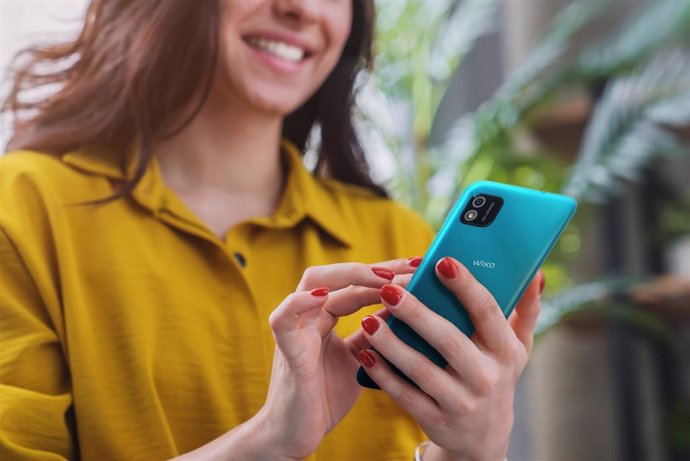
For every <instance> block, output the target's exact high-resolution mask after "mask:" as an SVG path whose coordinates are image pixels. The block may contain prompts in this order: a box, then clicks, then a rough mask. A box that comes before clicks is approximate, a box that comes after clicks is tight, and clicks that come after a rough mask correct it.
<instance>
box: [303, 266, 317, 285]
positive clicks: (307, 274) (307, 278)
mask: <svg viewBox="0 0 690 461" xmlns="http://www.w3.org/2000/svg"><path fill="white" fill-rule="evenodd" d="M319 272H320V266H310V267H307V268H306V269H305V271H304V273H303V274H302V284H309V282H311V281H312V280H314V279H315V278H316V276H317V274H318V273H319Z"/></svg>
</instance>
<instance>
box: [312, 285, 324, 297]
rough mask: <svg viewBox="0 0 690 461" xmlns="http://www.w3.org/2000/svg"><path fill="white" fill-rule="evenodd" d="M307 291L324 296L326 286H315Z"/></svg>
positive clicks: (313, 294)
mask: <svg viewBox="0 0 690 461" xmlns="http://www.w3.org/2000/svg"><path fill="white" fill-rule="evenodd" d="M309 293H311V295H312V296H326V295H327V294H328V287H322V288H315V289H313V290H311V291H310V292H309Z"/></svg>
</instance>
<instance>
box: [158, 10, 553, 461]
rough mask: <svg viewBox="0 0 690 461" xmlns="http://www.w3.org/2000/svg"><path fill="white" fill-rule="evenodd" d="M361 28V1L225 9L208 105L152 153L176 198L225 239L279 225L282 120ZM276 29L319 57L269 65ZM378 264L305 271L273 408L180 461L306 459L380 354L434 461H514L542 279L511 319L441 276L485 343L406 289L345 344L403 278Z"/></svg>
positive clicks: (282, 348) (281, 327)
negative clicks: (263, 223)
mask: <svg viewBox="0 0 690 461" xmlns="http://www.w3.org/2000/svg"><path fill="white" fill-rule="evenodd" d="M351 17H352V11H351V4H350V0H222V21H221V24H222V25H221V28H220V36H221V49H220V56H219V63H218V66H217V69H216V74H215V76H214V81H213V85H212V89H211V93H210V96H209V98H208V100H207V102H206V103H205V105H204V106H203V108H202V109H201V111H200V112H199V114H198V116H197V117H196V118H195V119H194V120H193V121H192V123H191V124H190V125H189V126H187V127H186V128H185V129H184V130H183V131H182V132H180V133H179V134H177V135H176V136H174V137H172V138H170V139H168V140H166V141H164V142H161V143H159V144H158V145H157V146H156V148H155V149H154V154H155V155H156V157H157V160H158V162H159V165H160V168H161V173H162V175H163V178H164V181H165V182H166V184H167V186H168V187H169V188H171V189H172V190H173V191H175V192H176V193H177V194H178V195H179V197H180V198H181V199H182V200H183V201H184V202H185V203H186V204H187V205H188V207H189V208H190V210H192V211H193V212H194V213H196V214H197V216H199V217H200V219H202V221H204V222H205V223H207V225H208V226H209V228H211V229H212V230H214V232H215V233H216V234H217V235H218V236H219V238H223V237H224V235H225V233H226V232H227V230H228V229H230V228H231V227H232V226H233V225H235V224H236V223H238V222H241V221H243V220H244V219H246V218H248V217H250V216H270V215H271V214H272V213H273V212H274V211H275V208H276V206H277V204H278V200H279V198H280V196H281V191H282V189H283V186H284V172H283V171H282V167H281V162H280V152H279V142H280V133H281V126H282V120H283V118H284V117H285V116H286V115H287V114H289V113H290V112H292V111H293V110H294V109H296V108H297V107H299V106H300V105H301V104H302V103H303V102H304V101H306V100H307V99H308V98H309V97H310V96H311V95H312V94H313V93H314V91H316V89H317V88H319V86H320V85H321V84H322V83H323V81H324V80H325V79H326V77H327V75H328V74H329V72H330V71H331V70H332V69H333V67H334V65H335V63H336V62H337V60H338V58H339V56H340V53H341V51H342V48H343V45H344V43H345V42H346V40H347V35H348V33H349V29H350V20H349V19H350V18H351ZM267 31H271V32H273V33H274V32H276V31H278V32H279V33H280V34H282V35H281V37H282V38H283V39H284V40H287V41H293V42H294V41H297V42H299V43H301V44H302V45H303V46H304V47H306V48H308V49H309V53H310V54H309V57H308V59H307V60H306V61H305V62H304V63H303V64H301V65H298V66H295V65H294V64H291V63H286V62H280V61H276V59H277V58H275V57H267V56H265V55H264V54H262V53H263V52H259V51H257V50H255V49H253V48H252V47H251V46H250V45H249V44H248V43H247V39H248V38H249V37H256V36H263V34H267V33H268V32H267ZM272 38H276V37H275V36H273V37H272ZM410 256H412V255H410ZM456 264H457V263H456ZM417 265H418V264H417ZM373 266H380V267H383V268H386V269H388V270H390V271H392V272H393V273H394V274H391V275H395V278H394V280H393V283H394V284H395V285H396V286H399V287H404V286H406V285H407V282H408V281H409V279H410V277H411V275H412V273H413V272H414V271H415V270H416V265H413V264H410V263H409V262H408V260H407V259H401V260H395V261H385V262H381V263H378V264H375V265H373ZM373 266H372V265H365V264H360V263H342V264H332V265H327V266H319V267H311V268H309V269H307V271H306V272H305V273H304V274H303V276H302V279H301V282H300V283H299V285H298V286H297V287H296V289H295V292H294V293H292V294H290V295H289V296H288V297H287V298H285V299H284V300H283V302H282V303H281V304H280V305H279V306H276V309H275V311H274V312H273V314H272V315H271V317H270V325H271V328H272V331H273V335H274V338H275V341H276V349H275V355H274V362H273V371H272V376H271V382H270V388H269V391H268V395H267V397H266V402H265V404H264V406H263V408H262V409H261V410H260V411H259V412H258V413H257V414H256V415H255V416H254V417H253V418H251V419H250V420H248V421H246V422H245V423H244V424H242V425H241V426H239V427H236V428H234V429H233V430H231V431H229V432H228V433H226V434H224V435H222V436H221V437H219V438H218V439H216V440H214V441H212V442H210V443H208V444H207V445H204V446H203V447H200V448H198V449H197V450H194V451H192V452H190V453H187V454H185V455H183V456H181V457H179V459H183V460H216V459H217V460H226V459H243V460H296V459H302V458H304V457H306V456H308V455H309V454H310V453H312V452H313V451H314V450H316V448H317V447H318V445H319V443H320V442H321V440H322V438H323V436H324V435H325V434H327V433H328V432H329V431H330V430H332V429H333V428H334V427H335V426H336V425H337V424H338V422H339V421H340V420H341V419H342V418H343V417H344V416H345V415H346V414H347V412H348V411H349V410H350V409H351V407H352V406H353V405H354V403H355V401H356V400H357V397H358V396H359V393H360V391H361V388H360V387H359V385H358V384H357V383H356V380H355V373H356V370H357V368H358V367H359V364H360V362H359V361H358V357H361V355H360V354H361V351H362V350H368V349H369V348H370V347H372V346H373V347H376V348H377V350H379V351H380V352H381V353H382V354H384V355H385V356H386V357H387V358H388V359H389V360H391V361H392V362H393V363H395V364H396V365H398V366H400V368H401V369H403V371H405V372H406V373H407V374H408V376H411V377H413V379H415V380H416V382H417V383H418V384H419V386H420V387H421V389H422V390H423V391H420V390H418V389H416V388H413V387H412V386H409V385H406V383H404V382H401V381H400V379H399V378H397V376H396V375H394V374H393V373H391V372H390V370H388V369H387V367H386V366H385V364H383V360H382V358H381V357H380V356H378V355H376V353H374V352H373V351H369V352H367V353H368V354H370V356H371V357H372V358H373V359H374V362H375V363H374V365H373V366H371V367H366V369H367V372H368V373H370V375H371V376H372V378H373V379H374V380H375V381H376V382H377V383H378V384H379V385H380V386H381V387H382V389H383V390H384V392H387V393H389V394H390V395H391V396H392V397H393V398H394V399H396V400H397V401H398V402H399V403H400V404H401V405H402V407H403V408H404V409H406V410H407V411H408V412H409V413H410V414H411V415H412V416H413V417H415V418H416V419H417V420H418V421H419V423H420V424H421V426H422V427H423V428H424V430H425V431H426V433H427V434H428V436H429V437H430V439H431V441H432V443H431V444H430V445H429V448H428V450H427V451H426V453H425V455H424V459H425V461H434V460H443V459H448V460H501V459H503V457H504V456H505V453H506V452H507V447H508V437H509V434H510V431H511V428H512V420H513V410H512V404H513V396H514V392H515V381H516V380H517V377H518V376H519V374H520V373H521V372H522V370H523V368H524V366H525V363H526V361H527V357H528V354H529V351H530V349H531V344H532V334H533V330H534V323H535V319H536V316H537V313H538V311H539V285H540V283H541V278H540V277H542V276H541V275H539V276H537V278H536V279H535V281H533V283H532V285H531V286H530V288H529V289H528V290H527V292H526V293H525V295H524V297H523V299H522V301H521V302H520V304H519V305H518V306H517V308H516V310H515V312H514V313H513V315H512V316H511V318H510V321H506V319H505V318H504V317H503V315H502V314H500V311H498V308H497V306H496V305H495V302H493V301H492V298H490V297H489V296H488V295H487V293H486V290H484V289H483V287H481V286H480V285H479V284H478V283H477V282H476V281H475V280H474V279H473V278H472V277H471V276H470V275H469V273H468V272H467V271H466V270H465V269H464V268H462V267H461V266H458V267H457V271H458V275H457V276H456V277H453V278H452V279H448V278H443V276H441V275H440V274H439V277H441V280H442V281H443V283H444V284H446V286H448V287H449V288H450V289H451V290H453V291H454V292H455V293H457V295H458V297H459V298H460V299H461V301H462V303H463V304H464V305H465V306H467V308H468V310H469V311H470V313H471V315H472V319H473V321H474V322H475V325H476V327H477V333H476V334H475V335H474V336H473V337H472V338H471V339H470V338H467V337H465V336H464V335H462V334H461V333H460V332H459V331H457V330H453V329H451V328H450V327H449V325H448V324H447V322H445V321H444V320H443V319H440V318H438V317H437V316H436V315H435V314H433V313H432V312H431V311H430V310H428V309H427V308H426V307H424V306H422V305H420V304H418V303H415V300H414V299H413V298H412V296H411V295H409V294H408V293H406V292H405V291H404V290H403V289H402V288H398V289H400V290H401V294H402V295H403V296H402V301H401V302H400V303H399V304H397V306H399V307H395V308H394V307H393V306H392V305H389V304H386V303H385V301H384V305H386V308H387V309H384V310H383V311H381V312H380V313H379V314H378V315H377V316H375V317H374V320H375V322H377V323H378V324H379V328H378V330H377V331H376V333H374V334H368V333H366V332H364V331H359V332H357V333H356V334H354V335H353V336H351V337H349V338H345V339H341V338H339V337H338V336H337V335H335V333H334V332H333V327H334V326H335V324H336V322H337V319H338V318H339V317H341V316H345V315H352V314H354V313H355V312H356V311H357V310H358V309H359V308H360V307H363V306H367V305H371V304H376V303H378V302H381V295H380V289H381V288H382V287H383V286H385V285H388V284H390V283H391V280H390V278H392V276H391V277H389V278H387V277H382V276H380V275H377V274H376V273H375V272H374V271H373V270H372V267H373ZM323 288H327V289H328V293H327V294H323V292H324V291H325V290H320V292H319V291H317V292H316V293H317V294H318V295H314V294H312V291H313V290H315V289H323ZM391 314H392V315H396V316H399V317H400V318H401V319H402V320H404V321H405V322H407V323H408V324H410V325H411V326H412V327H413V328H414V329H415V330H417V331H418V333H420V334H421V336H422V337H424V338H425V339H427V340H428V341H429V342H431V343H432V344H434V345H437V346H438V349H439V350H440V351H441V352H442V353H443V354H444V356H445V358H446V359H447V360H448V362H449V364H450V366H449V367H448V368H447V369H445V370H442V369H439V368H437V367H432V366H429V364H428V363H424V360H417V361H416V362H415V359H418V357H415V356H414V354H413V352H412V351H411V350H410V349H409V348H407V346H405V345H403V344H399V343H396V342H395V338H392V337H391V336H390V331H388V330H387V328H386V327H385V325H384V322H383V320H384V319H385V318H386V316H388V315H391ZM444 322H445V323H444ZM436 329H438V330H436ZM432 330H433V331H435V333H434V334H430V331H432ZM410 456H412V454H410Z"/></svg>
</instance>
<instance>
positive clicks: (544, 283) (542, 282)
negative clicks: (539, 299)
mask: <svg viewBox="0 0 690 461" xmlns="http://www.w3.org/2000/svg"><path fill="white" fill-rule="evenodd" d="M545 286H546V275H544V273H543V272H542V273H541V281H540V282H539V294H542V293H543V292H544V287H545Z"/></svg>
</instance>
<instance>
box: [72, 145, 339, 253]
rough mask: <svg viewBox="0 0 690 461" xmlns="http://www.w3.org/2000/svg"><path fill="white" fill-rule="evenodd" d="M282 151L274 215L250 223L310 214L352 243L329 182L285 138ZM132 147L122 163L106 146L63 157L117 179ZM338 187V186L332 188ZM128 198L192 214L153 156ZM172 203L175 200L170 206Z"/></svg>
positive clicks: (276, 224) (129, 172)
mask: <svg viewBox="0 0 690 461" xmlns="http://www.w3.org/2000/svg"><path fill="white" fill-rule="evenodd" d="M281 152H282V154H283V159H284V161H285V165H286V167H287V168H286V169H287V176H286V182H285V189H284V191H283V195H282V198H281V200H280V202H279V205H278V208H277V209H276V212H275V213H274V214H273V216H270V217H260V218H254V219H252V220H250V221H251V222H253V223H254V224H257V225H260V226H265V227H273V228H292V227H296V226H297V225H298V224H300V223H301V222H302V221H303V220H304V219H305V218H309V219H310V220H311V221H313V222H314V223H315V224H316V225H318V226H319V227H320V228H321V229H322V230H323V231H325V232H326V233H327V234H328V235H330V236H331V237H333V238H335V239H336V240H337V241H338V242H340V243H341V244H343V245H345V246H350V245H351V244H352V238H351V233H350V231H349V226H348V222H347V220H346V219H345V217H344V216H343V210H342V208H341V204H340V203H339V201H338V199H337V195H336V191H335V190H334V188H333V187H329V186H328V185H327V183H328V182H330V181H331V180H324V179H319V178H316V177H314V175H313V174H312V173H311V172H310V171H309V170H307V168H306V167H305V166H304V161H303V157H302V154H301V152H300V150H299V149H298V148H297V146H295V145H294V144H293V143H291V142H290V141H288V140H286V139H283V140H282V141H281ZM134 153H135V151H134V150H132V151H131V153H130V154H129V155H128V157H127V159H126V160H127V161H126V166H124V167H123V166H122V165H120V163H121V162H120V161H119V159H118V156H117V155H116V153H115V152H114V151H113V150H111V149H103V148H100V147H99V148H97V149H96V148H85V149H81V150H79V151H74V152H69V153H67V154H65V155H63V156H62V160H63V162H65V163H66V164H68V165H70V166H72V167H75V168H78V169H80V170H82V171H85V172H87V173H90V174H97V175H101V176H105V177H107V178H109V179H114V180H118V181H122V180H125V179H127V178H131V177H132V176H133V174H134V158H135V155H133V154H134ZM336 189H337V188H336ZM132 196H133V198H134V199H135V200H136V201H137V202H139V203H140V204H141V205H142V206H144V207H146V208H148V209H150V210H152V211H153V212H154V214H158V213H159V212H160V211H161V210H162V209H168V210H171V207H174V208H175V209H173V210H172V211H173V212H176V213H177V212H180V214H181V215H182V216H181V217H183V218H185V219H186V220H188V221H193V220H197V221H198V218H196V217H195V216H193V215H192V214H191V212H189V210H184V209H181V208H184V207H183V206H180V201H179V199H177V198H176V196H175V194H174V193H173V192H172V191H170V190H169V189H168V188H167V187H166V186H165V184H164V182H163V178H162V176H161V174H160V170H159V168H158V164H157V162H156V160H155V158H153V159H152V161H151V163H150V164H149V167H148V168H147V170H146V173H145V174H144V176H143V178H142V180H141V182H140V183H139V184H138V185H137V186H136V187H135V189H134V191H133V192H132ZM175 205H177V206H175Z"/></svg>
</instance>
